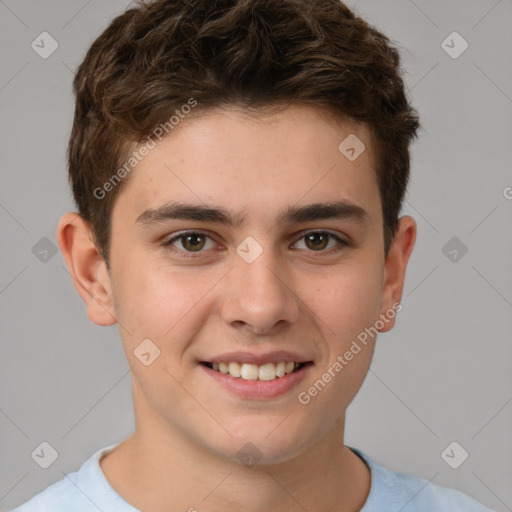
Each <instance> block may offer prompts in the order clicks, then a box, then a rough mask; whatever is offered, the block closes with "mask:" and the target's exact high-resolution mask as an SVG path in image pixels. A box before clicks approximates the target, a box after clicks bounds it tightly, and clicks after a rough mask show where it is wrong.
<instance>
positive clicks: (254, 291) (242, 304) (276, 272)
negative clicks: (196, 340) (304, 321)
mask: <svg viewBox="0 0 512 512" xmlns="http://www.w3.org/2000/svg"><path fill="white" fill-rule="evenodd" d="M227 277H228V281H227V283H226V286H225V288H224V290H223V301H222V307H221V314H222V317H223V320H224V321H225V322H226V323H228V324H230V325H231V326H233V327H236V328H245V329H248V330H250V331H251V332H252V333H253V334H258V335H270V334H273V333H274V332H275V331H277V330H280V329H282V328H283V327H284V326H285V325H289V324H293V323H294V322H296V321H297V319H298V318H299V303H300V299H299V297H298V296H297V294H296V293H295V292H294V290H293V282H292V279H291V277H290V275H289V273H287V272H286V269H285V268H284V264H283V263H282V262H278V261H276V258H275V256H274V255H273V253H272V251H271V250H270V249H268V250H267V249H265V250H264V251H263V252H262V254H261V255H260V256H259V257H258V258H257V259H256V260H255V261H253V262H252V263H247V262H246V261H244V260H242V259H241V258H239V259H238V260H237V262H236V263H235V267H234V268H233V269H232V270H231V272H229V274H228V276H227Z"/></svg>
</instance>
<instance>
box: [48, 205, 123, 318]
mask: <svg viewBox="0 0 512 512" xmlns="http://www.w3.org/2000/svg"><path fill="white" fill-rule="evenodd" d="M57 241H58V244H59V247H60V250H61V252H62V255H63V257H64V259H65V261H66V264H67V266H68V269H69V273H70V275H71V277H72V279H73V283H74V285H75V288H76V289H77V291H78V293H79V295H80V297H82V300H83V301H84V302H85V305H86V308H87V315H88V317H89V319H90V320H91V322H93V323H95V324H97V325H103V326H108V325H113V324H115V323H116V321H117V320H116V317H115V312H114V310H113V300H112V288H111V284H110V277H109V274H108V271H107V268H106V264H105V261H104V259H103V258H102V256H101V255H100V253H99V251H98V249H97V247H96V245H95V244H94V241H93V236H92V232H91V228H90V225H89V223H88V222H87V221H86V220H84V219H83V218H82V217H81V216H80V215H79V214H78V213H76V212H68V213H66V214H64V215H63V216H62V217H61V219H60V221H59V225H58V228H57Z"/></svg>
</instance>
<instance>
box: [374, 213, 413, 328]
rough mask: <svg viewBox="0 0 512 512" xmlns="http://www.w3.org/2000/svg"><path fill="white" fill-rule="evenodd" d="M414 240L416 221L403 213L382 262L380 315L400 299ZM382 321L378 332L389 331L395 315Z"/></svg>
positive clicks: (387, 316)
mask: <svg viewBox="0 0 512 512" xmlns="http://www.w3.org/2000/svg"><path fill="white" fill-rule="evenodd" d="M415 242H416V222H415V221H414V219H413V218H412V217H409V216H408V215H405V216H404V217H400V219H398V229H397V231H396V233H395V237H394V238H393V241H392V243H391V246H390V248H389V252H388V255H387V257H386V261H385V263H384V285H383V288H382V301H381V315H386V312H387V311H389V310H391V309H395V310H396V306H395V308H393V304H396V303H399V302H400V300H401V299H402V292H403V288H404V280H405V270H406V268H407V262H408V261H409V256H410V255H411V253H412V250H413V248H414V243H415ZM386 318H387V319H388V320H387V321H386V322H383V323H384V324H385V325H384V327H383V328H382V329H379V331H380V332H387V331H390V330H391V329H392V328H393V326H394V325H395V315H393V317H392V318H389V315H386Z"/></svg>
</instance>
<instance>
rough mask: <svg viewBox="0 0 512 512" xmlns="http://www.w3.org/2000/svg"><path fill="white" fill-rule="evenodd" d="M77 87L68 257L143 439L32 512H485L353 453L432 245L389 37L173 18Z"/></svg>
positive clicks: (238, 13)
mask: <svg viewBox="0 0 512 512" xmlns="http://www.w3.org/2000/svg"><path fill="white" fill-rule="evenodd" d="M74 87H75V93H76V112H75V119H74V125H73V130H72V134H71V139H70V144H69V172H70V180H71V184H72V187H73V192H74V196H75V199H76V202H77V205H78V214H77V213H72V212H71V213H67V214H66V215H64V216H63V217H62V219H61V221H60V223H59V227H58V241H59V245H60V248H61V250H62V253H63V255H64V258H65V260H66V263H67V265H68V267H69V269H70V273H71V275H72V276H73V280H74V283H75V285H76V288H77V290H78V293H79V294H80V296H81V297H82V299H83V300H84V302H85V304H86V306H87V312H88V316H89V319H90V320H91V321H92V322H94V323H96V324H98V325H105V326H106V325H112V324H114V323H117V324H118V325H119V329H120V334H121V337H122V340H123V344H124V348H125V352H126V356H127V358H128V362H129V365H130V368H131V371H132V384H133V400H134V407H135V415H136V429H135V432H134V433H133V435H131V436H130V437H129V438H128V439H126V440H124V441H123V442H121V443H120V444H118V445H116V446H109V447H106V448H103V449H101V450H99V451H98V452H96V453H95V454H94V455H92V457H91V458H90V459H89V460H88V461H86V462H85V463H84V465H83V466H82V467H81V468H80V470H79V471H77V472H75V473H72V474H70V475H68V477H67V478H64V479H63V480H62V481H60V482H58V483H56V484H54V485H52V486H50V487H49V488H47V489H46V490H45V491H43V492H42V493H40V494H38V495H37V496H35V497H34V498H32V500H30V501H28V502H27V503H26V504H24V505H23V506H21V507H20V508H18V509H17V511H18V512H29V511H30V512H32V511H36V510H37V511H39V510H48V511H50V510H51V511H52V512H58V511H73V512H75V511H76V512H78V511H92V510H102V511H105V512H107V511H109V512H110V511H123V512H124V511H136V510H141V511H151V512H153V511H154V512H156V511H187V510H188V511H195V510H199V511H214V510H223V511H239V510H245V511H248V512H263V511H265V512H266V511H268V510H276V509H277V508H279V509H280V510H286V511H304V510H306V511H310V512H329V511H337V512H355V511H359V510H362V511H364V512H374V511H386V512H389V511H397V512H398V511H399V510H401V511H409V512H411V511H416V512H420V511H422V512H423V511H424V512H426V511H429V512H432V511H434V510H435V511H436V512H440V511H450V512H456V511H461V512H462V511H464V512H481V511H485V510H487V509H486V508H485V507H483V506H482V505H479V504H478V503H476V502H475V501H474V500H472V499H471V498H469V497H468V496H466V495H464V494H462V493H460V492H458V491H455V490H451V489H446V488H443V487H440V486H437V485H435V484H432V483H428V484H427V482H426V481H425V480H422V479H420V478H416V477H414V476H411V475H405V474H401V473H395V472H392V471H390V470H388V469H386V468H384V467H382V466H380V465H379V464H377V463H376V462H375V461H373V460H372V459H371V458H370V457H369V456H368V455H366V454H364V453H363V452H361V451H360V450H357V449H355V448H349V447H347V446H345V445H344V442H343V437H344V426H345V412H346V410H347V407H348V405H349V404H350V402H351V401H352V399H353V398H354V396H355V395H356V393H357V392H358V390H359V389H360V387H361V384H362V383H363V381H364V378H365V376H366V374H367V372H368V369H369V366H370V363H371V359H372V354H373V350H374V347H375V341H376V333H377V332H378V331H380V332H385V331H389V330H390V329H392V327H393V325H394V322H395V316H396V313H397V311H399V310H400V308H401V305H400V300H401V297H402V289H403V283H404V276H405V270H406V266H407V262H408V260H409V256H410V254H411V251H412V250H413V246H414V242H415V237H416V225H415V222H414V220H413V219H412V218H410V217H407V216H404V217H401V218H399V217H398V215H399V212H400V209H401V204H402V200H403V196H404V193H405V190H406V186H407V182H408V176H409V144H410V142H411V140H412V139H413V138H414V137H415V134H416V131H417V129H418V127H419V122H418V118H417V115H416V112H415V111H414V109H412V108H411V106H410V105H409V103H408V101H407V99H406V97H405V95H404V84H403V82H402V80H401V78H400V68H399V56H398V53H397V51H396V49H394V48H393V47H392V46H391V45H390V42H389V41H388V40H387V39H386V37H385V36H384V35H382V34H381V33H379V32H378V31H376V30H375V29H374V28H372V27H370V26H369V25H368V24H367V23H365V22H364V21H363V20H362V19H360V18H357V17H355V16H354V15H353V14H352V12H351V11H350V10H349V9H348V8H347V7H345V6H344V5H343V4H342V3H341V2H339V1H338V0H264V1H263V0H218V1H212V0H159V1H156V2H154V3H148V4H147V5H140V6H138V7H137V8H133V9H130V10H129V11H127V12H126V13H125V14H123V15H122V16H120V17H118V18H116V19H115V20H114V21H113V22H112V23H111V25H110V26H109V27H108V28H107V29H106V31H105V32H104V33H103V34H102V35H101V36H100V37H99V38H98V39H97V40H96V41H95V42H94V44H93V45H92V47H91V48H90V50H89V52H88V54H87V56H86V58H85V60H84V62H83V63H82V65H81V66H80V68H79V70H78V72H77V75H76V79H75V82H74Z"/></svg>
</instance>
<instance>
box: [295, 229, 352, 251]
mask: <svg viewBox="0 0 512 512" xmlns="http://www.w3.org/2000/svg"><path fill="white" fill-rule="evenodd" d="M302 240H304V245H305V248H306V249H307V250H308V251H309V252H322V253H326V254H327V253H333V252H336V251H338V250H342V249H343V248H344V247H346V246H348V245H349V244H348V242H345V240H343V239H342V238H341V237H339V236H337V235H335V234H334V233H329V232H326V231H310V232H309V233H303V234H302V237H301V238H300V239H299V240H298V241H297V242H296V243H295V244H294V245H295V246H297V244H299V243H300V242H301V241H302ZM332 242H334V243H332ZM296 248H298V249H303V247H296ZM325 249H326V250H325Z"/></svg>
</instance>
